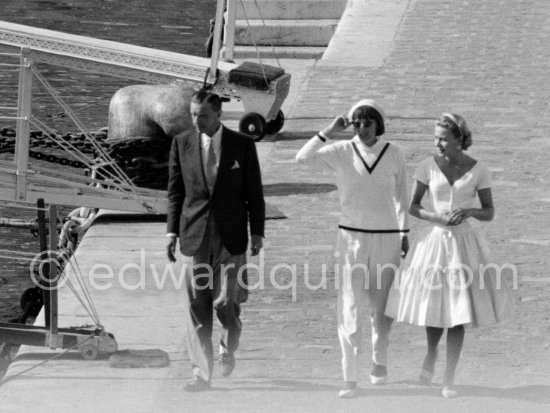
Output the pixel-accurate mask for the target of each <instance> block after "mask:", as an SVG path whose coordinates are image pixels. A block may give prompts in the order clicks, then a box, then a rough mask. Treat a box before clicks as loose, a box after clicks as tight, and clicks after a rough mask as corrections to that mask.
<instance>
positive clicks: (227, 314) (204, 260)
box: [183, 215, 246, 381]
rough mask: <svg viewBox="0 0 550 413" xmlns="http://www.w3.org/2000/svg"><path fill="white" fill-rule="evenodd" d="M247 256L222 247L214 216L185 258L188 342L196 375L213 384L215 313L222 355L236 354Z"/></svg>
mask: <svg viewBox="0 0 550 413" xmlns="http://www.w3.org/2000/svg"><path fill="white" fill-rule="evenodd" d="M245 263H246V254H240V255H231V254H230V253H229V252H228V251H227V250H226V249H225V248H224V246H223V245H222V242H221V240H220V236H219V234H218V231H217V230H216V225H215V222H214V219H213V217H212V215H210V218H209V220H208V224H207V229H206V231H205V234H204V238H203V240H202V243H201V245H200V247H199V249H198V251H197V253H196V254H195V255H194V256H192V257H188V256H184V259H183V265H184V266H185V281H186V282H185V285H186V288H185V290H186V298H187V300H188V309H189V311H188V312H187V314H186V315H185V317H186V319H185V324H186V334H185V336H186V341H187V343H186V344H187V350H188V353H189V358H190V360H191V363H192V366H193V376H194V377H195V378H196V377H200V378H202V379H204V380H206V381H210V379H211V377H212V368H213V364H214V355H213V347H212V328H213V313H214V311H215V312H216V315H217V317H218V320H219V321H220V323H221V326H222V335H221V338H220V343H219V345H220V353H225V352H227V353H234V352H235V350H237V347H238V346H239V338H240V335H241V329H242V324H241V320H240V312H241V309H240V303H241V302H242V301H244V300H242V297H243V296H245V295H246V294H243V292H244V291H246V283H245V281H244V278H245V277H246V274H245V273H244V272H240V269H241V268H244V265H245Z"/></svg>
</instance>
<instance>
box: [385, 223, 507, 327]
mask: <svg viewBox="0 0 550 413" xmlns="http://www.w3.org/2000/svg"><path fill="white" fill-rule="evenodd" d="M512 268H513V267H506V266H497V265H496V264H495V263H493V262H492V261H491V258H490V252H489V248H488V246H487V242H486V241H485V239H484V238H483V237H482V235H481V234H480V233H478V232H477V231H476V230H475V229H474V228H472V227H471V226H470V225H469V224H468V223H463V224H461V225H458V226H453V227H440V226H435V227H432V228H430V229H428V230H427V231H426V232H425V233H424V234H422V235H421V236H419V238H418V241H417V242H416V244H415V246H414V247H413V249H412V251H410V252H409V254H408V256H407V258H406V259H405V261H404V262H403V264H402V266H401V270H400V272H399V275H398V277H396V279H395V281H394V285H393V287H392V288H391V291H390V294H389V297H388V304H387V306H386V315H387V316H389V317H392V318H394V319H395V320H396V321H400V322H407V323H410V324H414V325H418V326H430V327H440V328H449V327H453V326H456V325H461V324H467V325H470V326H472V327H477V326H482V325H487V324H492V323H498V322H500V321H501V320H503V319H505V318H507V317H509V316H510V315H511V313H512V310H513V308H514V306H515V305H514V299H513V297H512V294H511V292H510V289H509V288H508V286H507V284H506V282H505V280H504V277H505V276H510V275H511V274H512Z"/></svg>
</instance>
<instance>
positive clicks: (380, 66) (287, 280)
mask: <svg viewBox="0 0 550 413" xmlns="http://www.w3.org/2000/svg"><path fill="white" fill-rule="evenodd" d="M549 38H550V2H548V1H547V0H519V1H515V2H511V1H507V0H477V1H474V0H461V1H456V0H441V1H433V0H386V1H383V0H349V2H348V6H347V8H346V10H345V11H344V14H343V16H342V19H341V20H340V25H339V26H338V28H337V29H336V32H335V34H334V36H333V38H332V40H331V43H330V44H329V46H328V48H327V50H326V51H325V54H324V57H323V58H322V59H320V60H318V61H313V60H303V61H299V60H293V61H289V62H288V70H289V71H290V72H291V73H293V75H294V74H295V75H296V76H295V77H294V79H293V84H292V87H293V91H292V94H291V97H290V98H289V99H288V100H287V102H286V103H285V108H284V110H285V113H286V115H287V122H286V124H285V127H284V129H283V130H282V131H281V133H280V134H279V135H278V136H277V137H276V138H275V139H267V140H266V141H265V142H264V141H262V142H259V143H258V144H257V147H258V150H259V153H260V158H261V164H262V173H263V180H264V186H265V194H266V201H267V203H268V204H269V206H270V209H269V211H270V214H271V217H272V218H277V219H269V220H268V221H267V226H266V240H265V251H264V253H263V254H262V255H261V256H260V257H259V258H254V259H251V260H250V262H251V263H253V264H257V265H258V266H259V267H260V268H263V272H256V273H254V272H253V271H251V279H250V281H251V284H252V285H253V286H254V287H256V288H255V289H254V290H253V291H251V294H250V298H249V301H248V302H247V303H246V304H245V305H244V306H243V315H242V320H243V336H242V339H241V346H240V349H239V351H238V352H237V354H236V358H237V366H236V369H235V371H234V372H233V374H232V375H231V377H230V378H222V377H221V376H220V375H219V374H218V372H217V371H215V372H214V378H213V383H212V384H213V389H212V390H211V391H209V392H207V393H200V394H189V393H184V392H183V384H184V382H185V381H186V380H187V379H188V378H189V376H190V363H189V360H188V358H187V354H186V351H185V348H184V345H183V334H184V331H183V322H182V312H183V306H184V302H183V300H182V291H180V288H179V285H178V281H179V280H180V270H181V269H180V267H179V266H178V265H175V266H170V265H168V262H167V260H166V258H165V246H166V238H165V225H164V223H163V222H154V221H153V220H150V221H147V220H135V219H134V220H132V219H129V218H127V219H124V220H122V219H120V217H119V218H117V217H116V216H111V217H108V216H107V217H105V218H103V219H102V221H100V222H99V223H98V224H97V225H94V226H92V228H91V229H90V230H89V231H88V232H87V233H86V235H85V237H84V238H83V240H82V242H81V244H80V246H79V248H78V251H77V253H76V255H75V258H76V260H77V262H78V265H79V268H80V270H81V273H82V274H83V275H85V277H84V279H85V280H86V282H87V283H88V284H87V285H88V286H89V288H90V292H91V294H92V298H93V301H94V303H95V306H96V307H97V312H98V313H99V315H100V318H101V322H102V324H103V325H104V326H105V328H106V329H107V330H108V331H109V332H111V333H113V334H114V335H115V337H116V339H117V341H118V344H119V347H120V349H136V350H137V349H162V350H164V351H166V352H167V353H168V354H169V356H170V365H169V366H168V367H163V368H138V369H118V368H111V367H109V365H108V361H107V360H106V359H97V360H94V361H86V360H83V359H82V358H81V356H80V355H79V354H78V353H76V352H75V353H72V352H70V353H67V354H64V355H62V356H61V357H59V358H56V359H55V360H51V361H49V362H46V363H44V364H42V365H40V366H39V367H36V368H34V369H32V370H29V371H26V370H27V369H28V368H30V367H33V366H37V365H38V364H40V363H42V362H43V361H45V360H46V359H48V358H50V357H52V356H54V355H55V354H56V353H57V352H52V351H49V350H47V349H45V348H38V347H29V346H24V347H22V348H21V350H20V352H19V354H18V356H17V358H16V359H15V360H14V362H13V363H12V364H11V366H10V367H9V369H8V372H7V374H6V376H5V378H4V383H3V384H2V386H1V387H0V412H23V411H36V412H49V411H58V412H69V411H81V410H83V411H89V412H120V411H124V412H126V411H128V412H250V413H252V412H260V411H261V412H371V411H372V412H379V411H384V412H464V411H468V412H487V411H498V412H523V411H529V412H533V413H538V412H547V411H549V410H550V338H549V337H550V299H549V297H550V278H549V275H548V268H550V235H549V234H550V231H549V229H550V215H549V214H548V210H549V205H550V186H549V180H550V176H549V174H548V159H549V156H550V140H549V138H548V125H549V124H550V110H549V106H548V102H549V96H550V81H549V77H548V62H550V48H548V39H549ZM281 63H282V65H283V67H287V66H286V65H285V61H284V60H283V61H281ZM365 97H369V98H373V99H375V100H376V101H377V102H378V103H379V104H380V105H381V106H382V107H383V108H384V109H385V110H386V113H387V114H388V117H389V120H388V125H387V128H386V133H387V135H386V138H387V139H388V140H390V141H392V142H395V143H396V144H398V145H400V146H401V147H402V148H403V151H404V153H405V156H406V160H407V165H408V172H409V177H410V178H412V172H413V170H414V167H415V165H416V164H417V163H418V162H419V161H420V160H422V159H424V158H426V157H428V156H429V155H430V154H431V153H433V142H432V141H433V139H432V134H433V120H434V118H436V117H437V116H439V114H440V113H441V112H444V111H456V112H458V113H461V114H462V115H464V117H465V118H466V119H467V121H468V123H469V124H470V127H471V128H472V130H473V141H474V144H473V146H472V147H471V148H470V149H469V152H471V155H472V156H473V157H475V158H477V159H480V160H481V161H482V162H484V163H485V164H486V165H487V166H488V167H489V169H490V170H491V172H492V175H493V181H494V187H493V194H494V199H495V207H496V217H495V220H494V221H493V222H491V223H489V224H486V225H484V226H483V231H484V233H485V234H486V237H487V238H488V240H489V242H490V244H491V246H492V248H493V253H494V258H495V261H496V262H498V263H508V264H511V265H513V266H515V268H517V277H516V279H515V281H516V283H515V289H514V295H515V297H516V298H517V302H518V305H517V308H516V310H515V317H514V318H513V319H512V320H510V321H509V322H506V323H503V324H502V325H498V326H493V327H487V328H480V329H467V331H466V340H465V345H464V352H463V355H462V359H461V361H460V363H459V366H458V372H457V387H458V390H459V392H460V397H458V398H456V399H452V400H446V399H444V398H442V397H441V395H440V390H441V389H440V386H438V385H437V384H440V383H441V375H442V372H443V364H444V360H443V359H444V357H443V356H442V357H441V359H440V360H439V361H438V364H437V365H436V376H435V378H434V381H435V383H436V384H435V385H434V386H432V387H425V386H421V385H419V384H418V381H417V374H418V370H419V368H420V365H421V362H422V359H423V356H424V352H425V337H424V332H423V329H421V328H417V327H412V326H408V325H403V324H397V325H395V326H394V329H393V331H392V335H391V345H390V362H389V366H388V369H389V383H388V384H387V385H385V386H376V387H375V386H371V385H370V384H369V382H368V374H369V372H370V354H369V351H366V352H365V354H364V355H363V356H362V357H363V360H364V363H363V369H362V371H361V373H360V383H359V387H360V393H359V397H358V398H356V399H352V400H341V399H338V398H337V391H338V389H339V387H340V384H341V374H340V349H339V346H338V341H337V336H336V290H335V288H334V273H333V272H331V270H330V266H331V265H332V258H333V250H334V242H335V238H336V224H337V222H338V217H339V215H338V211H339V206H338V198H337V194H336V192H335V186H334V182H333V180H332V177H331V176H330V175H320V174H319V173H317V172H312V171H311V170H309V169H306V168H303V167H300V166H298V165H296V164H295V163H294V156H295V154H296V152H297V150H298V149H299V148H300V147H301V146H302V145H303V144H304V143H305V141H306V140H307V139H308V138H309V137H311V136H312V135H313V134H314V133H316V132H317V131H318V130H319V129H321V128H323V127H324V126H326V125H327V124H328V123H329V122H330V121H331V120H332V118H333V117H334V116H336V115H338V114H341V113H345V112H347V110H348V108H349V107H350V106H351V105H352V104H353V103H355V102H356V101H357V100H359V99H361V98H365ZM282 216H284V219H281V218H282ZM412 221H413V222H412V224H413V232H412V234H411V236H412V237H413V238H414V234H415V231H414V230H415V228H417V227H418V225H419V223H418V221H416V220H414V219H413V220H412ZM323 268H324V269H327V268H328V270H326V271H323ZM163 274H165V275H167V278H166V279H164V281H163ZM170 274H173V278H172V277H171V275H170ZM92 275H93V276H92ZM510 281H513V280H510ZM315 287H318V288H315ZM40 321H41V320H40ZM87 322H90V318H89V316H88V315H87V313H86V312H85V311H84V310H83V307H82V305H81V304H80V303H79V302H78V301H77V300H76V299H75V298H74V295H73V294H72V292H71V291H69V289H68V288H62V289H61V290H60V309H59V323H60V326H79V325H82V324H84V323H87ZM216 338H217V332H215V334H214V340H215V339H216ZM369 341H370V337H369V334H366V336H365V348H366V349H369V348H370V345H369V344H368V343H369ZM442 344H443V343H442ZM441 354H442V355H443V354H444V346H443V348H441Z"/></svg>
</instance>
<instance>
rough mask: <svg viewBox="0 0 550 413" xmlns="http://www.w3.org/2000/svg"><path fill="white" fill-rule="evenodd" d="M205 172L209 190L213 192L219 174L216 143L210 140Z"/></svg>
mask: <svg viewBox="0 0 550 413" xmlns="http://www.w3.org/2000/svg"><path fill="white" fill-rule="evenodd" d="M204 171H205V175H206V182H207V184H208V188H209V189H210V190H212V188H213V187H214V183H215V182H216V172H217V166H216V153H215V152H214V142H212V139H210V143H209V145H208V149H207V151H206V162H205V165H204Z"/></svg>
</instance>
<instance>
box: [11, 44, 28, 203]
mask: <svg viewBox="0 0 550 413" xmlns="http://www.w3.org/2000/svg"><path fill="white" fill-rule="evenodd" d="M31 64H32V62H31V58H30V50H29V49H28V48H21V59H20V68H19V88H18V97H17V125H16V130H15V139H16V145H15V157H14V162H15V164H16V165H17V178H16V188H15V199H16V200H19V201H24V200H25V199H27V166H28V163H29V139H30V119H31V99H32V70H31Z"/></svg>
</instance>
